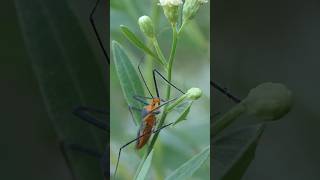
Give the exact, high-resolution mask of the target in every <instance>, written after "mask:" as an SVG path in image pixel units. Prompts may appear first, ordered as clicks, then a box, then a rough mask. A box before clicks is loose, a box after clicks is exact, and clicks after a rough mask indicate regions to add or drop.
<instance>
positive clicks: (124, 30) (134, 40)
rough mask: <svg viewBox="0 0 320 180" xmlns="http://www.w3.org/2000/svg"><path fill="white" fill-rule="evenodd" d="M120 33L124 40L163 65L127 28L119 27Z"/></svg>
mask: <svg viewBox="0 0 320 180" xmlns="http://www.w3.org/2000/svg"><path fill="white" fill-rule="evenodd" d="M120 28H121V31H122V33H123V34H124V35H125V36H126V38H127V39H128V40H129V41H130V42H131V43H132V44H134V45H135V46H137V47H138V48H140V49H141V50H143V51H144V52H145V53H147V54H149V55H150V56H151V57H153V58H154V59H155V60H156V61H157V62H158V63H160V64H162V65H163V64H164V63H163V62H162V61H161V60H160V59H159V57H158V56H157V55H156V54H154V53H153V52H152V50H150V49H149V48H148V47H147V46H146V45H145V44H144V43H143V42H142V41H141V40H140V39H139V38H138V37H137V36H136V35H135V34H134V33H133V32H132V31H131V30H130V29H129V28H128V27H126V26H124V25H121V26H120Z"/></svg>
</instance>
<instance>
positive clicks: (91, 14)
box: [89, 0, 110, 64]
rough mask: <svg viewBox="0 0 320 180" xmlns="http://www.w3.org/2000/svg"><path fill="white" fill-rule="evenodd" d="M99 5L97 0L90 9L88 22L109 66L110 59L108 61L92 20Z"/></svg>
mask: <svg viewBox="0 0 320 180" xmlns="http://www.w3.org/2000/svg"><path fill="white" fill-rule="evenodd" d="M99 3H100V0H97V1H96V3H95V5H94V7H93V9H92V11H91V13H90V18H89V21H90V24H91V26H92V28H93V31H94V34H95V36H96V38H97V40H98V43H99V46H100V47H101V49H102V52H103V55H104V56H105V58H106V59H107V61H108V64H110V59H109V56H108V53H107V51H106V49H105V48H104V46H103V43H102V40H101V37H100V35H99V33H98V29H97V27H96V25H95V22H94V18H93V16H94V14H95V12H96V9H97V7H98V5H99Z"/></svg>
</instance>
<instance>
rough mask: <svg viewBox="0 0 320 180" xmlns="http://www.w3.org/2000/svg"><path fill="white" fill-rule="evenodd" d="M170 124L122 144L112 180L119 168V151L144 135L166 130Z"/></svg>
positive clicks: (119, 154)
mask: <svg viewBox="0 0 320 180" xmlns="http://www.w3.org/2000/svg"><path fill="white" fill-rule="evenodd" d="M171 124H173V123H169V124H167V125H164V126H162V127H160V128H158V129H157V130H155V131H152V132H149V133H145V134H142V135H141V136H138V137H137V138H135V139H133V140H131V141H129V142H128V143H126V144H124V145H123V146H121V147H120V150H119V153H118V159H117V164H116V170H115V171H114V175H113V177H114V179H115V178H116V173H117V170H118V166H119V160H120V156H121V151H122V149H123V148H125V147H127V146H128V145H130V144H131V143H133V142H135V141H137V140H139V139H140V138H141V137H143V136H146V135H148V134H154V133H157V132H159V131H161V130H162V129H163V128H166V127H168V126H170V125H171Z"/></svg>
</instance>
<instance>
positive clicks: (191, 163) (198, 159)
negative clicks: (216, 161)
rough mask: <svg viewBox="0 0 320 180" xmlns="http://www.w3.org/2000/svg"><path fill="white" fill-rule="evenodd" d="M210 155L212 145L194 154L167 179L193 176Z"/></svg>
mask: <svg viewBox="0 0 320 180" xmlns="http://www.w3.org/2000/svg"><path fill="white" fill-rule="evenodd" d="M209 157H210V146H207V147H206V148H204V149H203V150H202V151H201V152H200V153H198V154H196V155H195V156H193V157H192V158H191V159H189V160H188V161H187V162H185V163H184V164H182V165H181V166H180V167H179V168H178V169H176V170H174V171H173V172H172V173H171V174H170V175H169V176H168V177H167V178H166V179H165V180H185V179H188V178H189V177H191V176H192V175H193V174H194V173H195V172H196V171H197V170H198V169H199V168H200V167H201V166H202V165H203V164H204V163H205V162H206V160H207V159H208V158H209Z"/></svg>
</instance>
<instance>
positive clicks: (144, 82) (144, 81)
mask: <svg viewBox="0 0 320 180" xmlns="http://www.w3.org/2000/svg"><path fill="white" fill-rule="evenodd" d="M142 61H143V58H142V59H141V60H140V62H139V65H138V71H139V74H140V76H141V78H142V81H143V84H144V85H145V86H146V88H147V90H148V92H149V94H150V96H151V97H152V98H153V95H152V93H151V91H150V89H149V87H148V85H147V83H146V80H145V79H144V77H143V75H142V73H141V69H140V66H141V63H142ZM158 94H159V93H158V89H157V95H158Z"/></svg>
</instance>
